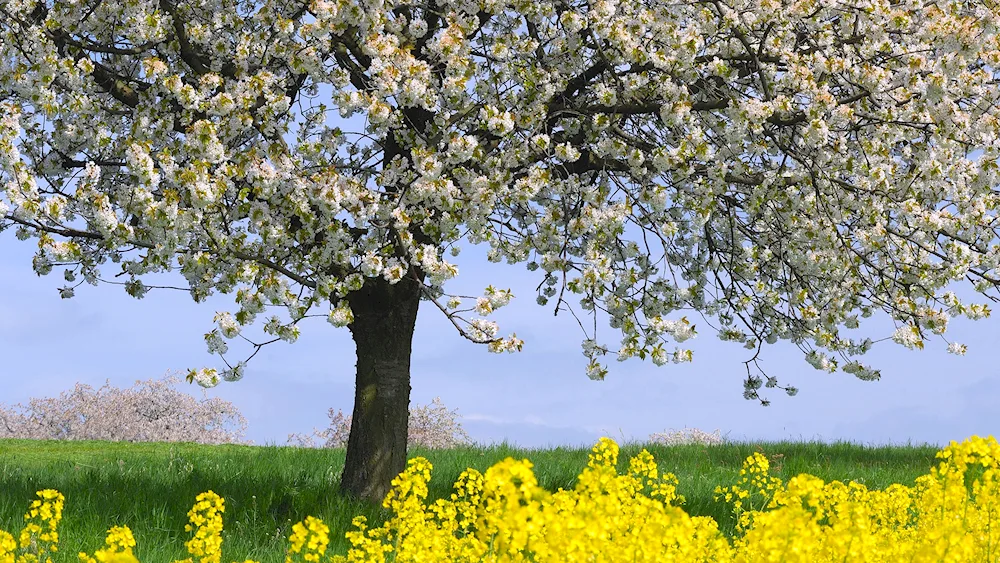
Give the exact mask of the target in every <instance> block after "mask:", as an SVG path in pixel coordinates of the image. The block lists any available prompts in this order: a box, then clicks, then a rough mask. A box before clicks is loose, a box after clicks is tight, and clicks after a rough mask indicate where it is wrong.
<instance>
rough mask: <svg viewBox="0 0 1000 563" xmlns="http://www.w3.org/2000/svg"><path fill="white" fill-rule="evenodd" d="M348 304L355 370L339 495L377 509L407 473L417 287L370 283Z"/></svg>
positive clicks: (414, 284) (408, 282) (406, 281)
mask: <svg viewBox="0 0 1000 563" xmlns="http://www.w3.org/2000/svg"><path fill="white" fill-rule="evenodd" d="M347 299H348V301H349V303H350V305H351V310H352V312H353V313H354V321H353V322H352V323H351V324H350V325H349V328H350V330H351V334H352V336H353V337H354V343H355V345H356V346H357V355H358V364H357V376H356V380H355V381H356V382H355V391H354V414H353V417H352V419H351V434H350V437H349V438H348V440H347V460H346V461H345V463H344V472H343V474H342V475H341V478H340V489H341V492H342V493H344V494H347V495H349V496H352V497H354V498H359V499H365V500H369V501H373V502H377V503H381V502H382V500H383V499H384V498H385V495H386V493H388V492H389V488H390V482H391V481H392V480H393V479H394V478H395V477H396V476H397V475H399V473H401V472H402V471H403V469H405V468H406V438H407V424H408V421H409V410H410V353H411V351H412V345H413V329H414V327H415V325H416V322H417V307H418V306H419V304H420V284H419V282H417V281H415V280H413V279H411V278H404V279H402V280H400V281H399V282H398V283H396V284H395V285H390V284H389V282H387V281H385V280H384V279H383V278H369V279H367V280H366V281H365V285H364V287H362V288H361V290H359V291H357V292H354V293H352V294H350V295H349V296H348V298H347Z"/></svg>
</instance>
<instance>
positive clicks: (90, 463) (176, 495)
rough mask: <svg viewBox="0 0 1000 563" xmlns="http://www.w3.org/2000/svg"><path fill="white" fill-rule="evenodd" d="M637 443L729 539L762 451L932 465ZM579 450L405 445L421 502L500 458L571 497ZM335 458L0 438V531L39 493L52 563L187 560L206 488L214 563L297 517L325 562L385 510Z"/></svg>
mask: <svg viewBox="0 0 1000 563" xmlns="http://www.w3.org/2000/svg"><path fill="white" fill-rule="evenodd" d="M643 447H646V448H647V449H648V450H649V451H650V453H652V454H653V456H654V457H655V459H656V461H657V462H658V464H659V466H660V469H661V470H662V471H666V472H671V473H673V474H675V475H676V476H677V478H678V480H679V481H680V484H679V487H678V492H679V493H680V494H682V495H683V496H684V497H685V498H686V502H685V504H684V505H682V506H683V507H684V508H685V510H687V512H688V513H689V514H691V515H696V516H711V517H713V518H715V519H716V521H718V522H719V524H720V528H721V529H722V531H723V532H724V533H726V534H729V535H731V534H732V533H733V525H734V521H733V517H732V514H731V508H730V506H727V505H726V504H724V503H722V502H716V501H715V500H714V498H713V490H714V489H715V487H716V486H718V485H729V484H732V483H735V482H736V480H737V478H738V473H739V470H740V467H741V465H742V462H743V460H744V459H745V458H746V457H747V456H748V455H750V454H752V453H753V452H754V451H760V452H762V453H763V454H764V455H766V456H767V457H768V458H769V459H770V460H771V470H772V471H771V474H772V475H775V476H777V477H780V478H781V479H782V480H787V479H788V478H790V477H792V476H794V475H797V474H800V473H809V474H812V475H815V476H817V477H821V478H823V479H825V480H828V481H829V480H844V481H847V480H853V481H856V482H858V483H862V484H864V485H866V486H867V487H869V488H871V489H881V488H884V487H886V486H888V485H890V484H892V483H902V484H905V485H911V484H913V481H914V479H915V478H916V477H918V476H920V475H922V474H925V473H927V472H928V471H929V470H930V468H931V467H932V466H933V465H934V464H935V457H934V455H935V453H936V452H937V450H938V448H937V447H935V446H862V445H857V444H850V443H833V444H823V443H817V442H775V443H756V444H751V443H726V444H723V445H713V446H703V445H683V446H661V445H652V446H643V445H640V444H624V445H622V452H621V456H620V458H619V469H620V470H624V469H625V468H626V467H627V464H628V459H629V458H630V457H631V456H633V455H635V454H637V453H638V452H639V451H640V450H641V449H642V448H643ZM588 452H589V450H588V449H585V448H554V449H521V448H516V447H511V446H508V445H505V444H499V445H491V446H469V447H462V448H456V449H450V450H424V449H420V448H413V449H412V450H411V451H410V452H409V455H410V457H415V456H423V457H426V458H427V459H429V460H430V461H431V463H432V464H433V465H434V471H433V478H432V480H431V490H430V496H431V499H430V500H433V499H436V498H442V497H447V496H448V495H449V494H450V493H451V486H452V484H453V483H454V481H455V480H456V479H457V478H458V476H459V474H460V473H461V472H462V471H463V470H464V469H466V468H468V467H473V468H476V469H479V470H480V471H484V470H486V469H487V468H488V467H489V466H490V465H492V464H494V463H496V462H499V461H501V460H503V459H505V458H507V457H514V458H518V459H521V458H527V459H529V460H531V462H532V463H533V464H534V470H535V474H536V475H537V477H538V480H539V483H540V484H541V485H542V486H543V487H545V488H546V489H549V490H552V491H555V490H557V489H559V488H571V487H573V485H574V483H575V480H576V476H577V474H578V473H579V472H580V470H581V469H582V468H583V467H584V466H585V465H586V463H587V454H588ZM343 464H344V450H342V449H306V448H295V447H279V446H234V445H221V446H207V445H199V444H176V443H173V444H171V443H124V442H95V441H31V440H0V529H3V530H6V531H8V532H10V533H12V534H13V535H14V536H15V537H17V533H18V532H19V531H20V529H21V527H22V525H23V523H24V513H25V511H26V510H27V508H28V504H29V503H30V501H31V500H33V499H34V498H35V491H38V490H41V489H47V488H53V489H57V490H59V491H60V492H62V493H63V494H64V495H65V496H66V504H65V508H64V511H63V520H62V522H61V523H60V525H59V536H60V538H59V546H60V549H59V552H58V553H57V554H56V557H55V559H56V561H57V563H59V562H63V563H70V562H72V563H76V562H77V561H78V557H77V553H78V552H80V551H86V552H88V553H93V551H94V550H95V549H97V548H99V547H102V546H103V541H104V536H105V534H106V532H107V529H108V528H109V527H111V526H114V525H126V526H128V527H129V528H130V529H131V530H132V532H133V533H134V535H135V538H136V542H137V544H138V545H137V546H136V549H135V554H136V556H137V557H138V559H139V560H140V561H142V562H143V563H169V562H171V561H174V560H178V559H185V558H187V556H188V555H187V553H186V551H185V549H184V542H185V541H186V540H187V539H188V538H189V536H190V534H189V533H187V532H185V531H184V525H185V524H186V523H187V512H188V510H190V508H191V506H192V505H193V504H194V499H195V496H196V495H197V494H198V493H201V492H203V491H207V490H212V491H215V492H216V493H218V494H219V495H221V496H222V497H224V498H225V514H224V515H223V519H224V531H223V544H222V553H223V557H222V561H223V563H231V562H233V561H244V560H245V559H248V558H249V559H253V560H255V561H259V562H261V563H281V562H283V561H284V554H285V550H286V549H287V540H286V538H287V536H288V534H289V533H290V528H291V526H292V524H294V523H296V522H298V521H300V520H302V519H304V518H305V517H306V516H310V515H311V516H316V517H318V518H321V519H322V520H323V521H324V522H326V524H327V525H328V526H329V527H330V535H331V538H330V549H329V550H328V552H327V553H328V554H329V553H345V552H346V551H347V547H348V544H347V541H346V540H345V539H344V532H346V531H348V530H349V529H350V528H351V519H352V518H353V517H354V516H356V515H359V514H362V515H365V516H367V517H368V519H369V523H370V524H371V525H378V524H381V523H382V522H383V521H384V520H385V519H386V518H387V516H388V515H387V514H386V513H385V512H384V511H383V510H382V509H381V507H377V506H371V505H366V504H363V503H359V502H353V501H350V500H347V499H344V498H342V497H341V496H340V495H339V494H338V487H337V485H338V481H339V477H340V472H341V469H342V468H343Z"/></svg>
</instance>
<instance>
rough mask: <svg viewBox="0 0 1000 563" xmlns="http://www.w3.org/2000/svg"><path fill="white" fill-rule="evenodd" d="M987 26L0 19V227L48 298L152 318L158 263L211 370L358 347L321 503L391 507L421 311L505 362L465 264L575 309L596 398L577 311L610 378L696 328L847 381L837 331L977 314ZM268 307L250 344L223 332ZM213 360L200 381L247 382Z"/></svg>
mask: <svg viewBox="0 0 1000 563" xmlns="http://www.w3.org/2000/svg"><path fill="white" fill-rule="evenodd" d="M998 12H1000V11H998V6H997V4H996V2H995V1H994V0H937V1H929V2H925V1H924V0H856V1H853V2H831V1H829V0H705V1H699V2H668V1H667V0H309V1H302V0H282V1H278V0H128V1H125V0H0V51H2V58H0V120H2V126H0V175H2V178H0V194H2V198H0V218H2V226H3V227H10V228H12V229H13V230H14V231H16V234H17V236H18V238H21V239H28V238H34V239H37V244H38V252H37V254H36V256H35V258H34V261H33V266H34V269H35V271H36V272H38V273H39V274H47V273H49V272H50V271H51V270H53V269H54V268H55V267H60V268H61V269H63V270H64V276H65V279H66V282H67V285H66V286H64V287H62V288H61V289H60V291H61V293H62V295H63V296H64V297H69V296H72V295H73V292H74V288H76V287H77V286H78V285H79V284H80V283H83V282H89V283H95V284H96V283H98V282H100V281H104V280H107V281H109V282H111V283H121V284H122V285H123V286H124V288H125V290H126V291H127V292H128V293H129V294H131V295H132V296H134V297H142V296H143V295H144V294H145V293H146V292H147V291H148V290H149V289H150V288H151V287H155V284H147V283H144V281H143V280H144V279H145V280H146V281H149V277H148V274H152V273H157V272H165V271H170V270H178V271H179V272H180V273H181V274H183V276H184V277H185V278H186V280H187V287H184V288H183V289H185V290H187V291H190V293H191V295H192V297H193V298H194V299H195V300H197V301H200V300H203V299H205V298H206V296H208V295H210V294H212V293H213V292H222V293H235V306H236V308H237V309H236V310H234V312H220V313H218V314H217V315H216V317H215V322H216V323H217V324H218V327H217V328H216V329H214V330H212V331H211V332H210V333H208V334H207V335H206V340H207V343H208V346H209V349H210V350H211V351H212V352H217V353H219V354H225V353H226V352H227V351H228V345H227V341H228V340H229V339H233V338H236V337H241V338H244V339H246V340H247V341H248V342H250V343H251V344H252V345H253V346H252V348H248V349H252V350H253V352H254V353H256V351H257V350H258V349H259V348H260V346H262V345H264V344H266V343H267V342H271V341H274V340H277V339H281V340H285V341H294V340H295V339H296V337H297V336H298V334H299V330H300V325H302V324H303V323H302V321H303V320H304V319H306V318H309V317H314V316H323V317H326V318H328V320H329V322H330V323H331V324H333V325H335V326H338V327H344V326H346V327H348V328H349V329H350V331H351V333H352V335H353V338H354V340H355V342H356V345H357V356H358V360H357V387H356V397H355V405H354V411H353V415H352V416H353V418H352V425H351V432H350V438H349V440H348V446H347V462H346V466H345V469H344V473H343V476H342V488H343V490H344V491H346V492H348V493H350V494H353V495H357V496H360V497H366V498H381V497H382V496H383V495H384V494H385V493H386V491H387V490H388V486H389V481H390V479H391V478H392V477H393V476H395V475H396V474H397V473H399V472H400V471H401V470H402V469H403V467H404V460H405V455H406V448H405V445H406V435H407V429H406V424H407V405H408V401H409V391H410V380H409V366H410V352H411V341H412V334H413V329H414V322H415V319H416V314H417V308H418V304H419V303H420V301H421V300H425V301H426V302H427V303H428V304H429V306H431V307H433V308H436V309H438V310H440V311H441V313H442V314H444V315H446V316H447V318H448V319H450V320H451V321H452V323H453V324H454V326H455V328H456V329H457V331H458V332H459V333H460V334H462V335H463V336H465V337H466V338H468V339H470V340H472V341H474V342H478V343H482V344H485V345H487V346H489V349H490V350H491V351H494V352H501V351H512V350H518V349H520V348H521V346H522V342H521V340H519V339H517V338H516V336H515V335H511V336H506V337H503V336H498V335H499V334H500V333H499V332H498V327H497V326H496V324H494V323H493V322H491V321H489V320H488V316H489V314H490V313H491V312H492V311H493V310H495V309H497V308H498V307H501V306H503V305H505V304H507V303H508V301H509V300H510V298H511V297H512V296H511V293H510V291H509V290H502V289H497V288H495V287H493V286H490V287H488V288H486V290H485V292H484V294H483V295H482V296H478V297H477V296H471V297H469V296H455V295H451V294H449V293H447V292H446V289H445V287H444V286H445V285H446V282H447V281H448V280H449V279H451V278H453V277H454V276H455V275H456V274H457V273H458V268H457V267H456V265H455V264H454V263H452V262H451V261H450V260H452V258H451V257H453V256H457V255H458V253H459V248H460V247H459V244H460V243H463V242H468V243H485V244H487V245H489V259H490V260H491V261H494V262H499V261H502V260H506V261H508V262H511V263H517V262H526V264H527V267H528V269H529V270H538V269H540V271H539V277H540V280H541V283H540V284H539V294H538V297H537V299H538V302H539V303H540V304H542V305H545V304H546V303H550V304H551V305H552V306H553V307H554V309H555V310H556V312H558V311H560V310H567V311H570V312H572V313H573V314H574V315H577V316H578V319H579V316H583V317H584V318H588V317H590V316H593V319H594V325H593V327H594V328H593V331H594V332H593V333H590V332H589V331H588V330H587V329H584V338H585V340H584V352H585V354H586V356H587V357H588V358H589V364H588V366H587V373H588V375H589V376H590V377H592V378H597V379H600V378H603V377H604V376H605V374H606V367H605V365H604V364H602V362H601V360H602V356H603V355H605V354H607V353H608V352H609V347H608V344H607V343H605V342H604V341H602V340H599V339H598V338H597V334H596V327H597V316H598V314H601V315H605V314H606V315H607V317H608V318H609V319H610V324H611V326H612V327H613V328H616V329H620V332H621V333H622V339H621V341H620V343H619V344H616V345H615V346H613V348H618V349H617V356H618V358H619V359H624V358H628V357H633V356H639V357H642V358H647V357H648V358H651V359H652V361H653V362H655V363H657V364H663V363H667V362H670V361H673V362H683V361H688V360H691V358H692V354H691V352H690V351H689V350H684V349H680V348H675V347H674V344H673V343H679V342H682V341H684V340H686V339H688V338H690V337H691V336H693V335H694V334H695V327H694V325H693V324H691V322H690V321H689V320H688V318H687V316H685V313H686V314H692V312H695V313H700V314H702V315H703V316H704V317H705V323H708V324H709V325H710V326H712V328H713V331H715V332H716V333H717V334H718V336H719V337H720V338H722V339H724V340H730V341H737V342H741V343H743V344H745V346H746V347H747V348H748V349H749V350H750V351H751V352H750V353H752V354H754V358H755V357H756V352H759V350H760V347H761V346H762V344H763V343H773V342H775V341H776V340H779V339H786V340H791V341H792V342H794V343H796V344H797V345H798V346H799V347H800V348H801V349H802V350H803V353H804V354H805V356H806V359H807V360H808V361H809V362H810V363H812V364H813V365H814V366H816V367H817V368H819V369H823V370H829V371H834V370H836V369H837V368H838V367H839V368H840V369H843V370H844V371H846V372H849V373H852V374H854V375H856V376H858V377H860V378H862V379H875V378H877V377H878V371H876V370H875V369H874V368H872V367H869V366H866V365H864V364H862V363H860V362H859V361H858V360H857V357H858V356H860V355H861V354H863V353H864V352H865V351H867V350H868V349H869V348H870V347H871V345H872V341H871V340H870V339H861V338H857V337H852V335H851V334H850V333H849V332H848V331H849V330H850V329H852V328H855V327H856V326H857V325H858V318H859V316H860V317H867V316H869V315H871V314H872V313H873V312H876V311H884V312H886V313H888V314H889V315H890V316H891V317H892V318H893V319H894V320H895V321H896V323H897V326H898V330H897V331H896V332H895V334H894V335H893V336H892V338H893V340H895V341H897V342H898V343H900V344H902V345H904V346H906V347H909V348H913V347H922V346H923V343H924V340H925V339H926V338H927V337H929V336H931V335H941V334H942V333H944V331H945V328H946V325H947V322H948V319H949V317H951V316H955V315H964V316H967V317H972V318H977V317H983V316H985V315H987V314H988V313H989V309H988V308H987V307H986V305H985V304H981V303H970V302H966V301H964V300H962V299H960V298H958V297H957V296H956V295H955V294H954V293H952V292H950V291H949V289H950V287H949V284H951V283H952V282H953V281H954V280H962V279H967V280H969V281H971V282H972V283H973V284H974V287H975V289H977V290H978V291H980V292H981V293H982V294H983V295H986V296H988V297H989V296H991V292H994V293H995V289H996V286H997V284H998V283H1000V273H998V271H997V266H998V256H1000V254H998V246H997V244H996V240H995V234H996V229H997V226H998V220H997V207H998V203H1000V196H998V194H997V193H996V192H995V191H994V190H995V188H996V187H997V184H998V182H997V180H998V176H997V164H996V160H997V157H998V156H1000V142H998V132H1000V122H998V118H1000V109H998V108H1000V104H998V102H1000V88H998V69H1000V36H998V33H997V25H998V24H1000V21H998V20H1000V17H998V15H997V14H998ZM351 116H355V117H354V118H351ZM108 260H110V261H111V263H112V264H108ZM109 276H113V278H110V277H109ZM571 296H573V299H571V298H570V297H571ZM269 307H276V308H278V312H280V313H281V315H277V314H275V315H273V316H268V317H267V318H265V319H263V331H264V332H266V333H267V334H268V335H270V336H269V337H268V338H270V340H266V341H261V342H256V341H252V340H250V339H249V338H247V337H246V336H245V335H244V334H242V332H241V331H243V330H244V328H245V327H247V326H249V325H252V324H254V323H256V322H257V321H258V319H259V318H260V317H261V315H262V313H264V312H265V311H266V310H268V308H269ZM574 307H576V308H574ZM578 313H579V315H578ZM580 326H581V327H584V326H585V325H584V323H583V322H582V321H581V323H580ZM940 338H941V339H942V340H943V339H944V337H943V336H941V337H940ZM949 349H950V350H951V351H953V352H958V353H961V352H963V351H964V347H963V346H962V345H960V344H957V343H950V345H949ZM250 356H251V357H252V354H251V355H250ZM223 359H224V360H225V358H223ZM226 366H227V369H225V370H223V371H221V372H216V371H215V370H206V369H202V370H197V371H193V372H192V373H191V378H192V379H196V380H197V381H198V382H199V383H201V384H202V385H206V386H208V385H214V384H216V383H218V381H219V378H220V377H221V378H222V379H227V380H235V379H239V378H240V377H241V376H242V373H243V369H244V362H242V361H241V362H229V361H228V360H226ZM752 367H754V361H753V359H751V360H750V361H748V362H747V378H746V381H745V383H744V384H745V393H744V394H745V395H746V396H747V398H750V399H758V400H761V401H764V399H763V398H762V397H761V396H759V395H758V390H760V388H761V387H762V385H766V386H768V387H776V386H778V384H777V381H776V380H775V379H774V378H773V377H769V376H767V375H766V374H763V373H762V372H757V371H751V368H752ZM762 376H763V377H762ZM764 377H766V383H765V381H764ZM782 388H783V389H785V390H786V391H788V392H789V393H794V391H795V390H794V389H793V388H791V387H782Z"/></svg>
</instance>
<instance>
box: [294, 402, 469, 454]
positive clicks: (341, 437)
mask: <svg viewBox="0 0 1000 563" xmlns="http://www.w3.org/2000/svg"><path fill="white" fill-rule="evenodd" d="M328 416H329V417H330V426H329V427H328V428H326V429H324V430H313V434H312V435H311V436H307V435H302V434H289V435H288V443H289V444H293V445H296V446H301V447H307V448H313V447H317V443H316V440H317V439H319V440H320V443H319V447H321V448H343V447H346V446H347V439H348V437H349V436H350V434H351V415H344V412H343V411H341V410H337V411H334V410H333V409H330V411H329V413H328ZM459 418H460V417H459V416H458V410H457V409H455V410H449V409H448V408H447V407H445V406H444V403H442V402H441V398H440V397H435V398H434V400H433V401H431V403H430V404H428V405H419V406H415V407H411V408H410V413H409V419H408V422H407V440H406V441H407V444H409V445H411V446H420V447H424V448H454V447H457V446H462V445H468V444H470V443H471V439H470V438H469V435H468V434H467V433H466V432H465V429H464V428H462V424H461V422H460V421H459V420H458V419H459Z"/></svg>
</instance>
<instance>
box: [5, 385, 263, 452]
mask: <svg viewBox="0 0 1000 563" xmlns="http://www.w3.org/2000/svg"><path fill="white" fill-rule="evenodd" d="M181 381H182V379H181V378H180V377H178V376H176V375H170V374H168V375H167V376H166V377H164V378H163V379H160V380H152V379H150V380H147V381H137V382H136V383H135V385H133V386H132V387H131V388H129V389H122V388H119V387H114V386H112V385H111V384H110V383H106V384H105V385H104V386H103V387H101V388H100V389H94V388H93V387H91V386H89V385H84V384H82V383H77V384H76V386H75V387H73V389H72V390H70V391H64V392H63V393H60V394H59V396H58V397H50V398H32V399H30V400H29V401H28V404H27V405H20V404H18V405H13V406H3V405H0V438H26V439H31V440H110V441H126V442H198V443H201V444H230V443H237V444H238V443H246V442H245V440H244V439H243V435H244V433H245V432H246V428H247V422H246V419H244V418H243V415H241V414H240V411H239V409H237V408H236V406H234V405H233V404H232V403H230V402H229V401H225V400H223V399H220V398H218V397H212V398H207V397H204V398H202V399H201V400H199V399H197V398H195V397H193V396H191V395H188V394H187V393H182V392H181V391H178V390H177V389H175V387H176V385H177V384H178V383H180V382H181Z"/></svg>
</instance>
